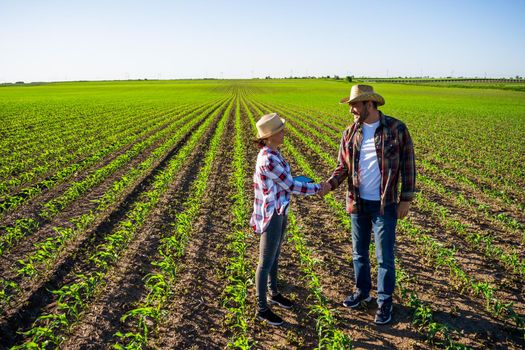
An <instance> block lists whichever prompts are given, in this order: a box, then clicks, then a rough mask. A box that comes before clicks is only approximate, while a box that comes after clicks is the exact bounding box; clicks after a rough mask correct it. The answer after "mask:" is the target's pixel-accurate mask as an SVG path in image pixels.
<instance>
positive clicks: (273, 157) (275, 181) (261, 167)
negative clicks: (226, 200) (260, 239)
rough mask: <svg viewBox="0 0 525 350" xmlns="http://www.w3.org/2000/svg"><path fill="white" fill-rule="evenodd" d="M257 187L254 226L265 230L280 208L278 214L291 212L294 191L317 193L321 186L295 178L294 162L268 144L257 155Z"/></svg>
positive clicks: (251, 223) (255, 228) (255, 185)
mask: <svg viewBox="0 0 525 350" xmlns="http://www.w3.org/2000/svg"><path fill="white" fill-rule="evenodd" d="M253 188H254V192H255V198H254V201H253V214H252V217H251V219H250V226H252V227H253V229H254V230H255V232H257V233H263V232H264V231H265V230H266V228H267V227H268V224H269V223H270V220H271V218H272V215H273V214H274V212H277V214H278V215H282V214H283V213H284V214H287V213H288V204H289V203H290V194H292V193H293V194H301V195H310V194H316V193H317V192H319V190H320V189H321V186H320V185H319V184H312V183H306V182H299V181H294V179H293V177H292V174H291V171H290V166H289V165H288V163H287V162H286V161H285V160H284V158H283V156H282V155H281V153H280V152H279V151H277V150H273V149H271V148H269V147H266V146H264V147H263V148H261V150H260V151H259V154H258V155H257V164H256V165H255V173H254V174H253Z"/></svg>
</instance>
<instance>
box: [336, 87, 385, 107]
mask: <svg viewBox="0 0 525 350" xmlns="http://www.w3.org/2000/svg"><path fill="white" fill-rule="evenodd" d="M360 101H374V102H377V105H378V106H382V105H384V104H385V99H384V98H383V96H381V95H379V94H378V93H376V92H374V88H373V87H371V86H370V85H363V84H357V85H354V86H352V88H351V89H350V97H345V98H343V99H342V100H341V101H340V103H353V102H360Z"/></svg>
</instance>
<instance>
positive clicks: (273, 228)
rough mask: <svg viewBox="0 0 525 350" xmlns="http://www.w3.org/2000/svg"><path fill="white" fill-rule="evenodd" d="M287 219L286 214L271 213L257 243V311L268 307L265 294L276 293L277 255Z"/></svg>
mask: <svg viewBox="0 0 525 350" xmlns="http://www.w3.org/2000/svg"><path fill="white" fill-rule="evenodd" d="M287 219H288V217H287V215H286V214H283V215H277V213H273V215H272V218H271V219H270V222H269V224H268V228H267V229H266V232H263V233H262V234H261V237H260V241H259V264H258V266H257V271H256V272H255V289H256V291H257V306H258V307H259V310H265V309H266V308H267V307H268V304H267V302H266V293H267V291H268V288H269V289H270V293H271V294H272V295H275V294H277V293H278V291H277V270H278V269H279V255H280V254H281V245H282V243H283V239H284V233H285V231H286V223H287V221H288V220H287Z"/></svg>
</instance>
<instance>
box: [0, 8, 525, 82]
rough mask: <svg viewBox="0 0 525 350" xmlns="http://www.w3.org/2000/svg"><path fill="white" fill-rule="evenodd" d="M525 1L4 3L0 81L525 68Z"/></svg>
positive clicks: (496, 72)
mask: <svg viewBox="0 0 525 350" xmlns="http://www.w3.org/2000/svg"><path fill="white" fill-rule="evenodd" d="M524 17H525V0H514V1H511V0H501V1H485V0H455V1H449V0H441V1H434V0H428V1H422V0H419V1H409V0H406V1H405V0H399V1H397V0H396V1H393V0H392V1H386V0H385V1H376V0H367V1H356V0H346V1H329V0H326V1H322V0H317V1H309V0H302V1H287V0H281V1H273V0H265V1H249V0H245V1H233V0H232V1H226V0H213V1H212V0H210V1H202V0H189V1H177V0H172V1H160V0H148V1H134V0H129V1H120V0H115V1H110V0H104V1H99V0H90V1H76V0H68V1H54V0H46V1H42V0H39V1H27V0H13V1H11V0H0V82H15V81H24V82H33V81H69V80H113V79H144V78H148V79H183V78H253V77H265V76H271V77H288V76H326V75H330V76H333V75H339V76H346V75H353V76H369V77H370V76H373V77H396V76H432V77H444V76H452V77H460V76H463V77H513V76H516V75H519V76H522V77H523V76H525V21H524V20H523V18H524Z"/></svg>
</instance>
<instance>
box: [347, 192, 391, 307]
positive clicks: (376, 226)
mask: <svg viewBox="0 0 525 350" xmlns="http://www.w3.org/2000/svg"><path fill="white" fill-rule="evenodd" d="M361 203H362V205H361V207H360V211H359V213H358V214H351V218H352V249H353V252H352V253H353V262H354V274H355V282H356V287H357V290H358V292H361V293H364V295H369V293H370V290H371V289H372V278H371V277H370V257H369V249H370V248H369V247H370V240H371V235H372V229H373V231H374V240H375V250H376V258H377V304H378V305H379V306H381V305H382V304H383V303H384V302H385V301H391V300H392V294H393V293H394V286H395V284H396V271H395V264H394V246H395V241H396V223H397V204H395V203H394V204H391V205H387V206H386V207H385V211H384V215H380V202H379V201H368V200H364V199H361Z"/></svg>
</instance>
